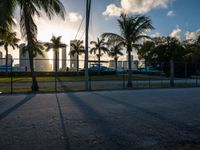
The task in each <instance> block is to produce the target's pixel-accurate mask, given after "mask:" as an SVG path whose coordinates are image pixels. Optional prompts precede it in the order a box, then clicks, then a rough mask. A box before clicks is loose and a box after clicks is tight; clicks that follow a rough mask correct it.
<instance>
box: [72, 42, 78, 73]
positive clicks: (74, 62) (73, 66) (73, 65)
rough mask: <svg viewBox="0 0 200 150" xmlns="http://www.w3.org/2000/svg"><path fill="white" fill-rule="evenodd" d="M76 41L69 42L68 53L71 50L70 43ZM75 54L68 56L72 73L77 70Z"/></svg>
mask: <svg viewBox="0 0 200 150" xmlns="http://www.w3.org/2000/svg"><path fill="white" fill-rule="evenodd" d="M76 42H77V40H73V41H70V52H71V50H72V48H71V43H76ZM77 65H78V64H77V54H75V55H74V56H71V55H70V70H72V71H75V70H76V69H77Z"/></svg>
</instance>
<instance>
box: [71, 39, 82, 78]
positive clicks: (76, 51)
mask: <svg viewBox="0 0 200 150" xmlns="http://www.w3.org/2000/svg"><path fill="white" fill-rule="evenodd" d="M70 47H71V48H70V53H69V55H70V56H75V55H76V61H77V68H76V71H77V74H79V55H82V54H84V53H85V48H84V46H83V41H80V40H75V41H74V42H72V43H71V44H70Z"/></svg>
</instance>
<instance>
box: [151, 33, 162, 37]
mask: <svg viewBox="0 0 200 150" xmlns="http://www.w3.org/2000/svg"><path fill="white" fill-rule="evenodd" d="M160 36H162V34H161V33H159V32H156V33H154V34H152V35H151V37H153V38H154V37H160Z"/></svg>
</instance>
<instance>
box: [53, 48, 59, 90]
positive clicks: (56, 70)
mask: <svg viewBox="0 0 200 150" xmlns="http://www.w3.org/2000/svg"><path fill="white" fill-rule="evenodd" d="M57 51H58V50H54V52H55V60H54V62H55V64H54V65H55V91H56V92H57V78H58V52H57Z"/></svg>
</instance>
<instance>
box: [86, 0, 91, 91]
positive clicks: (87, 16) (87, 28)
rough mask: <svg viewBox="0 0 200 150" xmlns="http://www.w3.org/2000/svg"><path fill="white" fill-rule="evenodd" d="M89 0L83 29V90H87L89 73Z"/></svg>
mask: <svg viewBox="0 0 200 150" xmlns="http://www.w3.org/2000/svg"><path fill="white" fill-rule="evenodd" d="M90 8H91V0H87V2H86V23H85V26H86V29H85V90H88V89H89V73H88V32H89V23H90Z"/></svg>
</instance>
